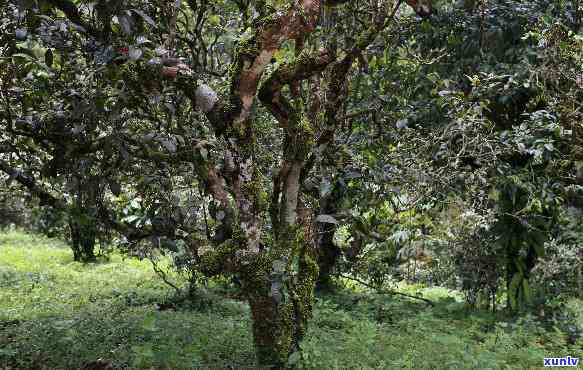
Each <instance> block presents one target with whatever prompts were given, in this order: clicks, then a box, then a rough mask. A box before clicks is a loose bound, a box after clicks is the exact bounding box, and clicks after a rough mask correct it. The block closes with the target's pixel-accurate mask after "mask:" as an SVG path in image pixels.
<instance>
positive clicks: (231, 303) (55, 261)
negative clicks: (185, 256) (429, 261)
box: [0, 232, 583, 369]
mask: <svg viewBox="0 0 583 370" xmlns="http://www.w3.org/2000/svg"><path fill="white" fill-rule="evenodd" d="M403 290H404V291H406V292H407V293H409V294H417V293H421V294H423V295H424V297H426V298H430V299H432V300H433V301H434V302H435V306H433V307H431V306H428V305H427V304H426V303H424V302H417V301H414V300H410V299H407V298H404V297H396V296H386V295H378V294H373V293H370V292H364V291H358V289H355V288H354V287H353V288H350V289H348V288H346V289H344V290H341V291H339V292H337V293H335V294H333V295H322V296H320V297H318V300H317V304H316V309H315V313H314V319H313V320H312V323H311V326H310V332H309V335H308V336H307V338H306V339H305V340H304V342H303V343H302V349H303V358H302V360H301V361H300V363H299V367H300V368H303V369H346V368H348V369H530V368H538V367H541V365H542V363H543V357H559V356H564V355H571V356H579V357H580V356H581V354H583V351H582V348H583V345H582V342H581V340H580V339H579V340H578V341H577V342H576V343H574V344H568V343H567V342H568V341H567V340H566V338H565V335H564V334H562V332H561V331H559V330H556V329H553V328H552V327H550V328H549V327H543V326H541V325H539V323H538V321H537V320H536V319H535V318H533V317H532V316H528V315H525V316H522V317H520V318H518V319H516V318H513V319H510V318H507V317H505V316H504V315H503V314H496V315H495V314H492V313H488V312H481V311H471V310H468V309H467V307H466V306H465V305H464V304H463V303H461V302H460V301H459V299H457V298H454V297H456V294H453V293H452V292H449V291H447V290H445V289H442V288H421V287H403ZM172 294H173V291H172V290H171V289H169V288H168V287H167V286H166V285H164V284H163V283H162V282H161V281H160V280H159V279H158V278H157V277H156V275H155V273H154V272H153V271H152V268H151V265H150V264H148V263H147V262H145V261H137V260H135V259H124V258H122V256H120V255H117V254H114V255H113V256H112V257H111V259H110V260H109V261H101V262H98V263H95V264H88V265H83V264H80V263H77V262H74V261H73V260H72V256H71V252H70V250H69V249H68V248H67V247H66V246H65V245H64V244H62V243H61V242H58V241H54V240H49V239H45V238H41V237H37V236H30V235H25V234H23V233H19V232H8V233H4V234H0V368H1V369H76V368H79V367H80V366H82V365H83V364H84V363H86V362H89V361H94V360H96V359H99V358H102V359H105V360H107V361H111V362H112V363H113V364H114V365H115V366H116V367H118V368H126V369H199V368H200V369H245V368H249V369H253V368H256V367H255V362H254V361H255V360H254V353H253V345H252V338H251V334H250V329H251V328H250V320H249V314H248V307H247V305H246V304H245V303H244V302H241V301H238V300H233V299H228V298H225V297H224V295H225V290H224V289H219V288H217V287H215V288H213V287H212V285H211V286H210V287H209V293H208V294H209V295H210V297H212V299H210V300H207V303H206V304H205V305H197V306H188V305H175V306H172V309H166V310H160V307H161V306H160V303H161V302H168V301H169V300H171V299H172V296H171V295H172ZM570 304H571V305H573V306H574V307H575V308H576V309H575V311H577V309H578V310H579V313H581V311H582V310H581V307H583V302H582V301H572V302H570ZM580 320H581V317H580V318H579V321H580Z"/></svg>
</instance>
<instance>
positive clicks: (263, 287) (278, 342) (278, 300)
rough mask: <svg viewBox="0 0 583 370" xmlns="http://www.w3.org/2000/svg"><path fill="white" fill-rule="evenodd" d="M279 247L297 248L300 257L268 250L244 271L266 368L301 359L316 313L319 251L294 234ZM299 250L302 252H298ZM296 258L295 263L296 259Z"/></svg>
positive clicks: (258, 348) (259, 358)
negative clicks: (301, 350) (314, 307)
mask: <svg viewBox="0 0 583 370" xmlns="http://www.w3.org/2000/svg"><path fill="white" fill-rule="evenodd" d="M278 244H280V246H279V248H276V249H279V250H281V251H283V250H285V249H284V247H285V246H289V247H292V246H293V247H295V248H293V249H292V250H294V251H296V253H295V254H296V256H295V257H294V256H293V255H291V258H289V260H290V261H289V262H288V258H286V257H285V255H281V254H279V253H273V252H266V253H263V254H261V255H258V256H257V257H256V259H255V261H254V262H252V263H251V264H249V265H248V266H247V267H245V268H244V269H243V271H242V275H243V279H242V280H243V284H244V289H245V292H246V294H247V299H248V302H249V306H250V308H251V318H252V321H253V339H254V343H255V349H256V353H257V361H258V364H259V366H261V367H262V368H269V369H286V368H289V367H290V366H292V365H293V363H294V362H295V361H296V360H297V359H299V357H298V356H299V355H294V353H297V352H298V351H299V343H300V341H301V340H302V338H303V337H304V335H305V333H306V329H307V324H308V320H309V318H310V317H311V316H312V306H313V302H314V286H315V281H316V278H317V276H318V264H317V262H316V258H315V250H314V248H313V246H311V245H309V243H303V242H302V241H301V240H297V239H296V238H293V237H291V235H290V238H289V239H288V240H283V241H280V242H279V243H278ZM298 249H299V252H297V251H298ZM294 260H295V262H294Z"/></svg>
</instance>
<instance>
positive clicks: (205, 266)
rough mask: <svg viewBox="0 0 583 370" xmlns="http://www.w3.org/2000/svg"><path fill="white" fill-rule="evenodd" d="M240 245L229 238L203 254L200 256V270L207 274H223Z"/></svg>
mask: <svg viewBox="0 0 583 370" xmlns="http://www.w3.org/2000/svg"><path fill="white" fill-rule="evenodd" d="M239 247H240V246H239V244H238V243H236V242H235V241H234V240H233V239H229V240H227V241H225V242H223V243H222V244H221V245H220V246H218V247H216V248H215V249H214V250H212V251H209V252H207V253H205V254H203V255H202V256H201V257H200V271H201V272H202V273H203V274H205V275H206V276H216V275H219V274H221V273H222V272H224V270H225V267H227V265H228V263H229V260H230V259H232V258H234V256H235V252H236V251H237V250H238V249H239Z"/></svg>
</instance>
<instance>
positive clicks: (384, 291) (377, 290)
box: [336, 274, 435, 307]
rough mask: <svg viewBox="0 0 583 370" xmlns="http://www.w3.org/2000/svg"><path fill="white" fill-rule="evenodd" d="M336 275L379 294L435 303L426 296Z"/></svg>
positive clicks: (433, 304)
mask: <svg viewBox="0 0 583 370" xmlns="http://www.w3.org/2000/svg"><path fill="white" fill-rule="evenodd" d="M336 276H338V277H342V278H345V279H348V280H352V281H355V282H357V283H359V284H361V285H364V286H365V287H367V288H370V289H374V290H375V291H376V292H377V293H380V294H390V295H400V296H403V297H407V298H411V299H418V300H420V301H423V302H425V303H427V304H428V305H430V306H432V307H433V306H435V303H434V302H433V301H430V300H429V299H427V298H423V297H419V296H415V295H411V294H407V293H401V292H397V291H394V290H386V289H380V288H376V287H374V286H372V285H370V284H369V283H367V282H366V281H362V280H360V279H358V278H355V277H352V276H348V275H343V274H338V275H336Z"/></svg>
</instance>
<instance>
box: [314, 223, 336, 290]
mask: <svg viewBox="0 0 583 370" xmlns="http://www.w3.org/2000/svg"><path fill="white" fill-rule="evenodd" d="M335 232H336V225H334V224H322V225H321V226H320V236H319V237H318V265H319V268H320V274H319V275H318V281H317V285H316V288H317V289H318V290H330V289H331V288H332V272H333V270H334V267H335V266H336V263H337V262H338V258H339V257H340V254H341V252H340V248H338V246H336V245H335V244H334V233H335Z"/></svg>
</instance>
